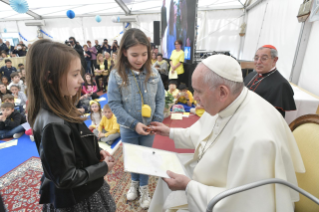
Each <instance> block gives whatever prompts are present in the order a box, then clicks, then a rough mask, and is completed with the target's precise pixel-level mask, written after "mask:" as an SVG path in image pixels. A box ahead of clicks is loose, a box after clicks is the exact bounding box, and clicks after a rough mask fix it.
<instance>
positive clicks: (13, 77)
mask: <svg viewBox="0 0 319 212" xmlns="http://www.w3.org/2000/svg"><path fill="white" fill-rule="evenodd" d="M10 77H11V83H10V84H9V85H8V89H9V90H11V86H12V85H17V86H19V87H20V91H21V92H22V93H25V90H24V83H23V81H22V80H20V75H19V73H18V72H13V73H12V74H11V75H10Z"/></svg>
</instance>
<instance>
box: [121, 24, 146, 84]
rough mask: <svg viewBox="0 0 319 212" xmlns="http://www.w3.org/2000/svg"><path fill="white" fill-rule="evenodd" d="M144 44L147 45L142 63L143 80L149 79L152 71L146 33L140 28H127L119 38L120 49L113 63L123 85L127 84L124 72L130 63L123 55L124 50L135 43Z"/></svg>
mask: <svg viewBox="0 0 319 212" xmlns="http://www.w3.org/2000/svg"><path fill="white" fill-rule="evenodd" d="M138 44H141V45H144V46H146V47H147V57H148V58H147V60H146V62H145V63H144V65H143V67H142V69H144V68H145V69H146V71H147V74H146V78H145V82H146V81H147V80H148V79H149V77H150V75H151V73H152V62H151V44H150V42H149V41H148V39H147V37H146V35H145V34H144V32H142V31H141V30H140V29H136V28H133V29H129V30H127V31H126V32H125V33H124V35H123V37H122V39H121V44H120V49H119V51H118V52H119V53H118V55H117V60H116V63H115V69H116V71H117V72H118V74H119V75H120V76H121V78H122V80H123V82H122V85H123V86H127V85H128V77H127V73H126V69H127V68H130V64H129V62H128V60H127V57H125V56H124V51H125V50H128V49H129V48H130V47H132V46H135V45H138Z"/></svg>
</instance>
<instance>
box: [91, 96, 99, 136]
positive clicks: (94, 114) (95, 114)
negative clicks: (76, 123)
mask: <svg viewBox="0 0 319 212" xmlns="http://www.w3.org/2000/svg"><path fill="white" fill-rule="evenodd" d="M90 107H91V109H90V110H91V120H92V124H91V125H90V126H89V129H90V130H91V131H93V130H96V131H98V130H97V129H96V128H97V127H98V126H99V124H100V122H101V120H102V111H101V105H100V103H99V102H98V101H94V100H91V101H90Z"/></svg>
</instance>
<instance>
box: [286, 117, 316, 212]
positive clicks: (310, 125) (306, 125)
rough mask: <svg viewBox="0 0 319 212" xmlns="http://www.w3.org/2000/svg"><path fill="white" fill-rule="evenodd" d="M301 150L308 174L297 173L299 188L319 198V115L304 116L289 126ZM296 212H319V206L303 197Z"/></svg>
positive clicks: (297, 203) (296, 206)
mask: <svg viewBox="0 0 319 212" xmlns="http://www.w3.org/2000/svg"><path fill="white" fill-rule="evenodd" d="M289 127H290V129H291V131H292V133H293V135H294V137H295V139H296V142H297V145H298V148H299V151H300V154H301V157H302V160H303V163H304V165H305V169H306V173H296V175H297V180H298V187H300V188H302V189H304V190H306V191H307V192H309V193H310V194H312V195H314V196H315V197H317V198H319V115H317V114H314V115H304V116H301V117H299V118H297V119H296V120H295V121H293V122H292V123H291V124H290V125H289ZM295 211H296V212H303V211H307V212H318V211H319V206H318V205H317V204H316V203H314V202H313V201H311V200H309V199H308V198H306V197H305V196H303V195H300V201H299V202H296V203H295Z"/></svg>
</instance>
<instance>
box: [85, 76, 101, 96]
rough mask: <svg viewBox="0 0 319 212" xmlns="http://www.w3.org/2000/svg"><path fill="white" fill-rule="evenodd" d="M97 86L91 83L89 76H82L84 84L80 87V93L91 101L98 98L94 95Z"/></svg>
mask: <svg viewBox="0 0 319 212" xmlns="http://www.w3.org/2000/svg"><path fill="white" fill-rule="evenodd" d="M96 91H97V86H96V83H95V82H93V80H92V76H91V74H85V75H84V84H83V87H82V93H83V94H86V95H87V96H91V97H92V99H98V98H100V96H99V95H97V94H96Z"/></svg>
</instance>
